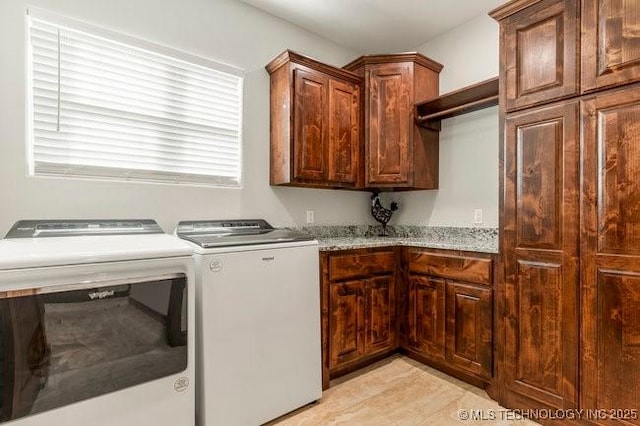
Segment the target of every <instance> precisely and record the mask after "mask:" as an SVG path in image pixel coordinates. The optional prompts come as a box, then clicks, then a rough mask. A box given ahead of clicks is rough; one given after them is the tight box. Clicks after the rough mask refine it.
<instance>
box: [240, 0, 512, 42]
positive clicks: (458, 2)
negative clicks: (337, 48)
mask: <svg viewBox="0 0 640 426" xmlns="http://www.w3.org/2000/svg"><path fill="white" fill-rule="evenodd" d="M242 1H244V2H245V3H248V4H250V5H253V6H255V7H257V8H259V9H262V10H264V11H265V12H268V13H270V14H272V15H275V16H278V17H280V18H282V19H284V20H286V21H289V22H291V23H294V24H296V25H298V26H300V27H303V28H305V29H307V30H309V31H311V32H313V33H316V34H318V35H320V36H323V37H325V38H328V39H329V40H332V41H334V42H336V43H338V44H340V45H342V46H346V47H350V48H352V49H354V50H356V51H358V52H361V53H390V52H401V51H409V50H415V48H416V47H418V46H420V45H422V44H423V43H425V42H426V41H428V40H430V39H432V38H433V37H435V36H437V35H438V34H441V33H443V32H446V31H447V30H449V29H451V28H454V27H457V26H459V25H461V24H463V23H465V22H467V21H470V20H471V19H473V18H475V17H476V16H478V15H482V14H486V13H487V12H489V11H490V10H492V9H493V8H495V7H497V6H498V5H500V4H502V3H504V2H505V0H242Z"/></svg>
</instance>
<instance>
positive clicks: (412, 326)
mask: <svg viewBox="0 0 640 426" xmlns="http://www.w3.org/2000/svg"><path fill="white" fill-rule="evenodd" d="M409 291H410V293H409V345H410V346H411V347H413V348H415V349H416V350H418V351H420V352H421V353H422V354H424V355H426V356H428V357H430V358H434V359H439V360H443V359H444V356H445V326H446V319H445V309H446V308H445V296H446V289H445V281H444V280H443V279H440V278H434V277H427V276H419V275H411V276H410V278H409Z"/></svg>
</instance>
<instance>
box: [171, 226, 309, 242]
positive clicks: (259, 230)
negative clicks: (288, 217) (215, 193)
mask: <svg viewBox="0 0 640 426" xmlns="http://www.w3.org/2000/svg"><path fill="white" fill-rule="evenodd" d="M176 235H178V237H180V238H182V239H185V240H188V241H191V242H193V243H195V244H197V245H199V246H200V247H204V248H213V247H228V246H244V245H255V244H276V243H284V242H295V241H311V240H313V239H314V238H313V237H312V236H311V235H309V234H305V233H302V232H298V231H292V230H288V229H275V228H273V227H272V226H271V225H269V223H267V221H265V220H263V219H231V220H202V221H185V222H180V223H178V227H177V228H176Z"/></svg>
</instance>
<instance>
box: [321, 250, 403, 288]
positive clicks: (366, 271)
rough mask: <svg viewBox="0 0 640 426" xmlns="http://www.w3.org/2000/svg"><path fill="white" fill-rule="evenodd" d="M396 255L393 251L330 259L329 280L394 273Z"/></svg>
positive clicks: (339, 256) (338, 256)
mask: <svg viewBox="0 0 640 426" xmlns="http://www.w3.org/2000/svg"><path fill="white" fill-rule="evenodd" d="M395 267H396V255H395V252H394V251H392V250H389V251H381V252H375V253H366V254H356V255H354V254H345V255H336V256H331V257H330V258H329V279H330V280H331V281H339V280H346V279H351V278H358V277H369V276H371V275H376V274H383V273H385V272H393V271H395Z"/></svg>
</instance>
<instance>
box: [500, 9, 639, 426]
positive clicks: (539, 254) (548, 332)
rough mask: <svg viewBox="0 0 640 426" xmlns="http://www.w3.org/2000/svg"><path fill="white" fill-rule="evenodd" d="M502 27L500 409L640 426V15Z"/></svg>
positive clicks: (540, 14)
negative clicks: (550, 411)
mask: <svg viewBox="0 0 640 426" xmlns="http://www.w3.org/2000/svg"><path fill="white" fill-rule="evenodd" d="M491 16H493V17H494V18H495V19H497V20H498V21H499V22H500V96H501V98H500V115H501V119H502V120H503V131H504V133H503V135H502V142H503V144H502V147H501V159H502V161H501V176H500V177H501V187H502V190H501V195H502V196H501V225H500V228H501V242H500V245H501V249H502V259H501V260H502V265H503V268H502V273H501V276H500V279H499V283H498V291H497V296H498V299H499V300H498V304H497V306H499V312H498V319H497V322H498V324H499V325H500V326H499V327H498V332H499V339H500V340H501V341H500V342H499V344H498V347H500V348H503V350H502V353H503V356H502V357H501V359H500V360H499V369H498V370H499V371H500V380H501V382H502V384H503V389H502V392H501V396H500V398H499V399H500V402H501V403H502V404H503V405H505V406H507V407H518V408H574V407H579V408H582V409H587V410H589V409H603V410H606V411H605V413H607V415H606V416H605V417H606V418H596V419H593V418H592V419H591V421H592V422H595V423H603V424H608V423H607V422H608V421H609V420H611V417H613V418H614V419H615V420H616V421H617V422H619V424H640V420H639V419H638V418H637V416H634V415H632V414H630V413H629V412H628V411H624V410H625V409H627V410H632V409H638V407H640V83H638V82H639V81H640V31H639V30H638V28H640V2H638V1H632V0H630V1H627V0H582V1H579V0H515V1H512V2H509V3H507V4H506V5H504V6H502V7H500V8H498V9H496V10H495V11H493V12H492V13H491ZM612 409H613V410H614V411H610V410H612ZM612 415H613V416H612ZM616 416H617V417H616Z"/></svg>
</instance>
